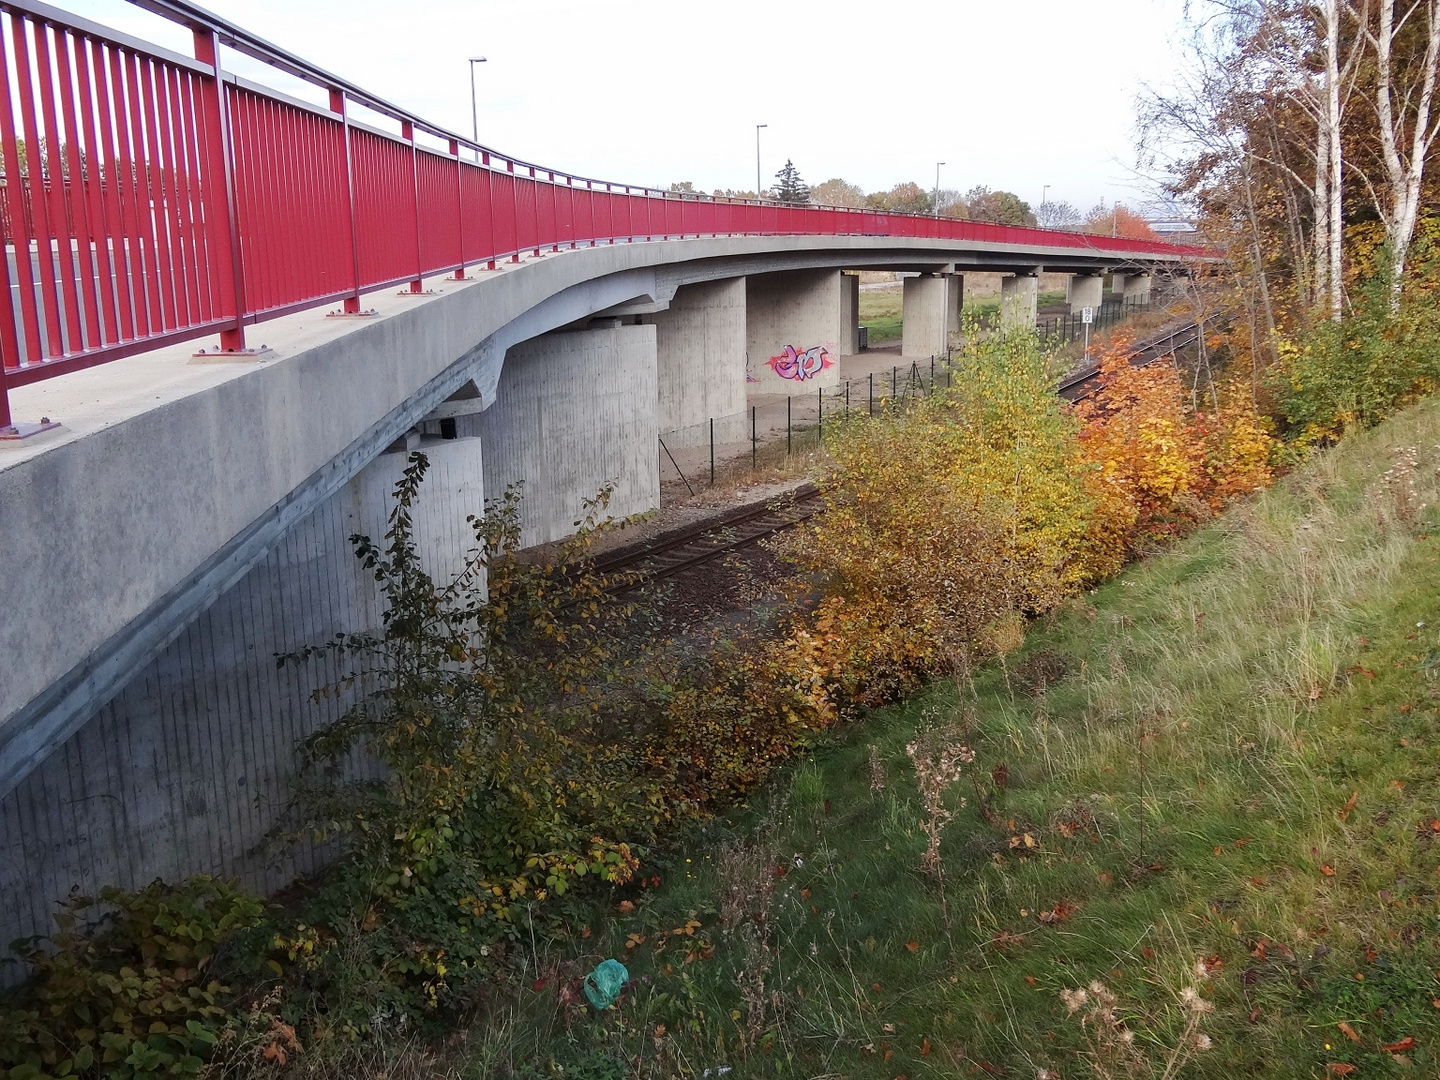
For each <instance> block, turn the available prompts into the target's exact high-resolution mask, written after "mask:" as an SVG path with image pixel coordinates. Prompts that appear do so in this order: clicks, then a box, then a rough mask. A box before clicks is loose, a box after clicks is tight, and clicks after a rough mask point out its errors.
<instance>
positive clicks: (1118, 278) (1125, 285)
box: [1115, 274, 1151, 304]
mask: <svg viewBox="0 0 1440 1080" xmlns="http://www.w3.org/2000/svg"><path fill="white" fill-rule="evenodd" d="M1150 286H1151V277H1150V275H1149V274H1116V275H1115V292H1116V293H1118V294H1119V295H1120V297H1121V298H1122V299H1124V301H1125V302H1126V303H1128V304H1148V303H1149V302H1150Z"/></svg>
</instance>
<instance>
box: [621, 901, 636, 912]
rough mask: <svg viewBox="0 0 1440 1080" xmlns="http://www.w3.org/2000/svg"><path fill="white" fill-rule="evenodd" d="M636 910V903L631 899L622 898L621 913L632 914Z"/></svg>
mask: <svg viewBox="0 0 1440 1080" xmlns="http://www.w3.org/2000/svg"><path fill="white" fill-rule="evenodd" d="M634 910H635V905H634V904H633V903H631V902H630V901H629V900H621V901H620V914H621V915H629V914H630V913H631V912H632V911H634Z"/></svg>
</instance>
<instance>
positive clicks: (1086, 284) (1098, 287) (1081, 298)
mask: <svg viewBox="0 0 1440 1080" xmlns="http://www.w3.org/2000/svg"><path fill="white" fill-rule="evenodd" d="M1104 299H1105V279H1104V278H1103V277H1101V276H1100V275H1099V274H1071V275H1070V279H1069V280H1068V281H1067V282H1066V284H1065V302H1066V303H1067V304H1069V305H1070V314H1072V315H1078V314H1080V312H1081V310H1082V309H1083V308H1087V307H1092V308H1098V307H1099V306H1100V304H1101V302H1102V301H1103V300H1104Z"/></svg>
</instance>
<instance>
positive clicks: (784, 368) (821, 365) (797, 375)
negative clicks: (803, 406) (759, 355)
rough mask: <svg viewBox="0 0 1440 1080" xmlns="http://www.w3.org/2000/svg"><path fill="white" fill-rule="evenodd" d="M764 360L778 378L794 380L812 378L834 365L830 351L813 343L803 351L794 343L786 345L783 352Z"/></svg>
mask: <svg viewBox="0 0 1440 1080" xmlns="http://www.w3.org/2000/svg"><path fill="white" fill-rule="evenodd" d="M765 362H766V363H767V364H769V365H770V370H771V371H773V372H775V374H776V375H779V376H780V378H782V379H794V380H795V381H796V382H804V381H805V380H806V379H813V378H814V377H815V376H816V375H819V374H820V373H821V372H822V371H824V370H825V369H826V368H828V367H833V366H834V365H835V361H834V360H832V359H831V357H830V351H829V350H828V349H826V348H825V346H824V345H815V346H813V347H811V348H809V349H806V350H805V351H804V352H800V351H799V350H798V349H796V348H795V346H794V345H786V346H785V351H784V352H783V353H781V354H780V355H779V356H772V357H770V359H769V360H767V361H765Z"/></svg>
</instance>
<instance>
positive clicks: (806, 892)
mask: <svg viewBox="0 0 1440 1080" xmlns="http://www.w3.org/2000/svg"><path fill="white" fill-rule="evenodd" d="M812 895H813V894H812V893H811V892H810V890H809V889H801V890H800V896H801V897H802V898H803V899H805V900H809V899H810V897H811V896H812Z"/></svg>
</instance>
